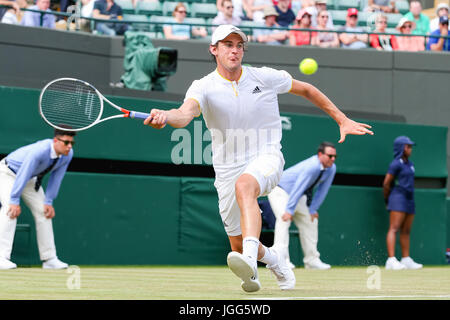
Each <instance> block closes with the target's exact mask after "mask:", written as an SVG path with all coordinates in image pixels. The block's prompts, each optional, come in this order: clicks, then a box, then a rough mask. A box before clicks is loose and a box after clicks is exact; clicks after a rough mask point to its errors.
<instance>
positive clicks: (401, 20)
mask: <svg viewBox="0 0 450 320" xmlns="http://www.w3.org/2000/svg"><path fill="white" fill-rule="evenodd" d="M407 22H409V23H411V25H412V28H411V31H413V30H414V29H415V28H416V23H415V22H414V21H411V20H409V19H408V18H405V17H403V18H401V19H400V21H399V22H398V24H397V26H396V27H395V29H397V30H398V31H400V29H401V28H402V27H403V25H404V24H405V23H407Z"/></svg>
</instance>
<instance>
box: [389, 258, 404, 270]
mask: <svg viewBox="0 0 450 320" xmlns="http://www.w3.org/2000/svg"><path fill="white" fill-rule="evenodd" d="M404 269H406V266H405V265H403V264H401V263H400V262H399V261H398V260H397V258H396V257H390V258H388V259H387V260H386V270H404Z"/></svg>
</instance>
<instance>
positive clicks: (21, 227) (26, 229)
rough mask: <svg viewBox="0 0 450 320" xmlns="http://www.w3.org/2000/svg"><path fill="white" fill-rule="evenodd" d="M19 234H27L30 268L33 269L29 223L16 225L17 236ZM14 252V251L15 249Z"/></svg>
mask: <svg viewBox="0 0 450 320" xmlns="http://www.w3.org/2000/svg"><path fill="white" fill-rule="evenodd" d="M18 232H25V233H26V234H27V252H28V264H27V265H28V266H29V267H31V258H32V255H31V251H32V250H31V226H30V225H29V224H28V223H22V224H16V234H17V233H18ZM13 250H14V249H13Z"/></svg>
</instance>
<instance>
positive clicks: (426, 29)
mask: <svg viewBox="0 0 450 320" xmlns="http://www.w3.org/2000/svg"><path fill="white" fill-rule="evenodd" d="M404 17H405V18H406V19H408V20H410V21H414V22H415V23H416V28H415V29H414V31H413V32H412V33H413V34H420V35H426V34H428V33H430V19H429V18H428V17H427V16H426V15H424V14H423V13H422V4H421V3H420V1H418V0H412V1H411V3H410V4H409V12H408V13H406V14H405V16H404Z"/></svg>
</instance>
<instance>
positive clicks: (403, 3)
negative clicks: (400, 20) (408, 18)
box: [395, 0, 409, 15]
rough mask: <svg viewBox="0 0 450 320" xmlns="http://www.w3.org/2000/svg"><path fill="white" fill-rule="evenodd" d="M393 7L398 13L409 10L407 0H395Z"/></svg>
mask: <svg viewBox="0 0 450 320" xmlns="http://www.w3.org/2000/svg"><path fill="white" fill-rule="evenodd" d="M395 7H396V8H397V10H398V12H399V13H401V14H403V15H404V14H405V13H407V12H408V11H409V2H408V1H407V0H396V1H395Z"/></svg>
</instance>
